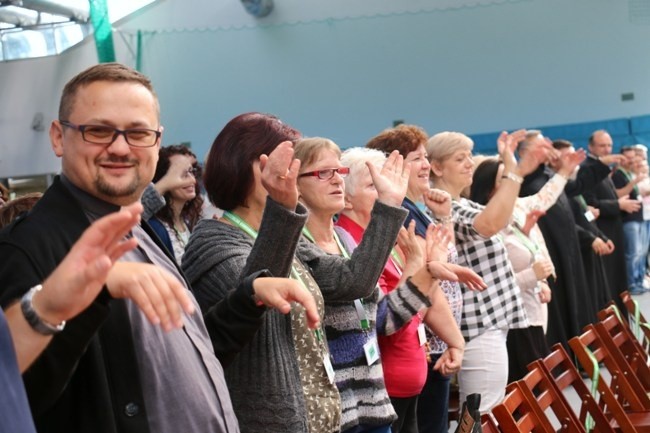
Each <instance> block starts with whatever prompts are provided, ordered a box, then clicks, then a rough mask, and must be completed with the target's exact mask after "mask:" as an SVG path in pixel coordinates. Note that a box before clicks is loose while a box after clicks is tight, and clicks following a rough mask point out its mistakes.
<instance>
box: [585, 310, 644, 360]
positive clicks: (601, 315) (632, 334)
mask: <svg viewBox="0 0 650 433" xmlns="http://www.w3.org/2000/svg"><path fill="white" fill-rule="evenodd" d="M632 301H634V300H632ZM626 310H627V309H626ZM612 314H614V315H616V317H618V320H619V321H620V323H621V326H622V330H623V331H625V333H626V334H627V335H628V336H629V338H630V340H631V341H632V344H634V346H635V347H636V348H637V351H638V352H640V354H641V356H642V357H643V359H644V360H645V361H646V363H648V362H649V360H650V356H649V355H648V352H647V350H646V349H645V348H644V347H643V343H642V339H643V338H644V337H643V333H642V332H641V331H640V329H639V330H636V331H635V330H634V329H632V328H631V327H630V322H629V321H628V320H627V317H626V315H624V313H622V312H621V311H620V310H619V309H618V307H617V306H616V304H615V303H614V301H610V302H609V304H608V305H607V306H606V307H605V308H603V309H602V310H600V311H599V312H598V314H597V315H598V320H600V321H603V320H605V319H606V318H607V317H609V316H610V315H612ZM639 314H640V312H639ZM637 331H638V332H641V340H640V339H639V338H638V337H637V335H636V333H637Z"/></svg>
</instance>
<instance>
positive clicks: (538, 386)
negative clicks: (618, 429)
mask: <svg viewBox="0 0 650 433" xmlns="http://www.w3.org/2000/svg"><path fill="white" fill-rule="evenodd" d="M552 382H553V378H551V377H550V376H549V375H548V374H547V373H546V372H545V370H544V369H543V368H542V367H541V366H539V365H537V366H532V368H531V369H530V371H529V372H528V374H526V375H525V376H524V377H523V378H522V379H521V380H519V381H517V383H518V384H519V385H520V386H521V388H522V391H523V393H524V395H525V396H526V398H527V399H528V401H534V402H535V403H536V404H537V405H538V406H539V407H540V408H541V409H542V411H543V412H544V413H545V414H546V413H548V412H547V410H548V409H549V408H550V410H551V411H552V412H553V415H554V416H555V418H557V421H558V422H559V430H558V431H561V432H571V433H586V430H585V427H584V425H583V424H581V423H580V419H579V418H578V415H576V414H575V412H573V410H572V409H571V404H570V403H569V402H568V400H567V399H566V398H565V397H564V394H562V393H561V392H560V391H559V390H558V389H557V387H554V386H553V385H552V384H551V383H552Z"/></svg>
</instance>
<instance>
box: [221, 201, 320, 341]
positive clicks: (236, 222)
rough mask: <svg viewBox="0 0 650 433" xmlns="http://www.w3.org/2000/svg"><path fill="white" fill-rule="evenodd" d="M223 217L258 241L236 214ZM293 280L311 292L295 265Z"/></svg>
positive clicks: (226, 212)
mask: <svg viewBox="0 0 650 433" xmlns="http://www.w3.org/2000/svg"><path fill="white" fill-rule="evenodd" d="M223 217H224V218H225V219H227V220H228V221H230V222H231V223H233V225H235V226H236V227H237V228H239V229H240V230H241V231H243V232H244V233H246V234H247V235H248V236H250V237H251V238H253V239H257V232H256V231H255V229H254V228H253V227H251V226H250V225H249V224H248V223H247V222H246V221H244V220H243V219H241V218H240V217H239V216H238V215H236V214H234V213H232V212H230V211H225V212H224V213H223ZM291 278H292V279H293V280H296V281H298V282H299V283H300V285H301V286H302V288H303V289H305V290H307V291H309V289H307V284H306V283H305V281H304V280H303V279H302V277H301V276H300V274H299V273H298V270H297V269H296V267H295V266H293V265H291ZM314 332H315V333H316V338H317V339H318V341H322V340H323V337H322V334H321V330H320V329H319V328H317V329H315V330H314Z"/></svg>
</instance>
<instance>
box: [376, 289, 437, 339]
mask: <svg viewBox="0 0 650 433" xmlns="http://www.w3.org/2000/svg"><path fill="white" fill-rule="evenodd" d="M382 294H383V292H382ZM383 304H385V305H383ZM430 306H431V301H429V298H427V297H426V296H425V295H424V294H423V293H422V292H420V290H419V289H418V288H417V287H416V286H415V285H414V284H413V283H411V282H410V281H408V282H406V283H403V284H402V285H401V286H399V287H398V288H397V289H395V290H392V291H391V292H390V293H388V294H387V295H384V296H383V297H382V298H381V300H380V301H379V305H378V307H377V309H378V310H379V311H381V310H382V309H383V308H384V307H385V308H386V314H381V315H380V314H377V333H379V334H383V335H391V334H394V333H395V332H397V331H398V330H399V329H400V328H401V327H402V326H404V325H406V324H407V323H409V322H410V321H411V319H412V318H413V316H415V315H416V314H417V313H418V311H420V310H423V309H425V308H428V307H430Z"/></svg>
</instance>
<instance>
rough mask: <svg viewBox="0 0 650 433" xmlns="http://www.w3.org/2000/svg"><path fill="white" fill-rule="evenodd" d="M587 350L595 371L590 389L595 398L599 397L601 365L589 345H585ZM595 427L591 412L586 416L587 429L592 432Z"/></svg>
mask: <svg viewBox="0 0 650 433" xmlns="http://www.w3.org/2000/svg"><path fill="white" fill-rule="evenodd" d="M585 352H587V356H589V360H590V361H591V365H592V366H593V369H594V373H593V374H592V375H591V387H590V389H589V391H590V392H591V395H592V396H593V397H594V400H595V399H597V398H598V380H599V378H600V367H599V365H598V360H597V359H596V356H594V354H593V352H592V351H591V350H589V348H587V347H585ZM594 427H595V422H594V419H593V418H592V417H591V414H587V418H585V430H587V431H588V432H590V431H592V430H593V428H594Z"/></svg>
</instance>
